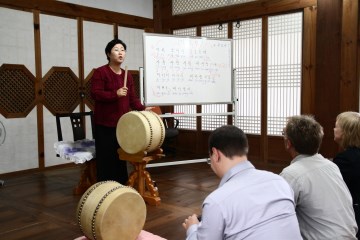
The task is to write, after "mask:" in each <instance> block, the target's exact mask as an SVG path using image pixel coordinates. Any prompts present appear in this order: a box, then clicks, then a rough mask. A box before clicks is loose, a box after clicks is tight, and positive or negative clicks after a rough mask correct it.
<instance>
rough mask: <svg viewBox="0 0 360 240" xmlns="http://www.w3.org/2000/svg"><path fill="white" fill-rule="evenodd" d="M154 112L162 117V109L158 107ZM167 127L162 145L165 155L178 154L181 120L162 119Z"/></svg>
mask: <svg viewBox="0 0 360 240" xmlns="http://www.w3.org/2000/svg"><path fill="white" fill-rule="evenodd" d="M153 111H154V112H155V113H157V114H159V115H162V111H161V108H160V107H159V106H156V107H155V108H154V109H153ZM162 120H163V123H164V127H165V139H164V143H163V145H162V148H163V150H164V153H165V154H169V153H172V154H176V143H177V137H178V135H179V129H178V126H179V119H177V118H174V117H166V118H165V117H164V118H162Z"/></svg>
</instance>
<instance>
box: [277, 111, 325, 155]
mask: <svg viewBox="0 0 360 240" xmlns="http://www.w3.org/2000/svg"><path fill="white" fill-rule="evenodd" d="M284 134H285V136H284V137H285V138H287V139H288V140H290V142H291V144H292V145H293V147H294V148H295V150H296V152H298V153H300V154H307V155H314V154H316V153H318V151H319V149H320V145H321V142H322V139H323V136H324V131H323V127H322V126H321V125H320V124H319V123H318V122H317V121H316V120H315V119H314V117H313V116H310V115H301V116H292V117H289V118H288V121H287V124H286V127H285V129H284Z"/></svg>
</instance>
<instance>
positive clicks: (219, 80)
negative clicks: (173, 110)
mask: <svg viewBox="0 0 360 240" xmlns="http://www.w3.org/2000/svg"><path fill="white" fill-rule="evenodd" d="M144 42H145V47H144V49H145V52H146V53H145V91H146V93H145V98H146V99H147V101H148V103H159V104H166V103H170V104H176V103H179V104H182V103H207V102H214V103H215V102H230V101H231V80H232V79H231V42H230V41H229V40H226V41H224V40H223V41H220V40H217V39H216V40H215V39H205V38H185V37H184V38H181V37H168V35H167V36H166V37H159V36H157V35H156V36H152V35H149V36H146V37H145V38H144Z"/></svg>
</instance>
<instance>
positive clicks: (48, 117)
mask: <svg viewBox="0 0 360 240" xmlns="http://www.w3.org/2000/svg"><path fill="white" fill-rule="evenodd" d="M64 2H65V1H64ZM66 2H69V3H74V4H79V5H82V4H83V5H84V6H85V5H86V6H89V7H96V8H101V9H105V10H110V11H114V12H121V13H126V14H130V15H136V16H140V17H145V18H152V17H153V14H152V9H153V2H152V0H131V1H125V0H121V1H120V0H116V1H115V0H103V1H95V0H84V1H82V0H66ZM142 32H143V30H139V29H132V28H124V27H119V38H121V39H122V40H123V41H124V42H125V43H126V44H127V46H128V49H127V50H128V51H127V59H126V61H125V64H124V66H123V67H125V65H127V66H128V68H129V70H138V69H139V67H142V66H143V50H142ZM83 34H84V38H83V39H84V77H85V78H86V77H87V76H88V74H89V73H90V72H91V70H92V69H93V68H97V67H99V66H102V65H104V64H106V63H107V59H106V55H105V52H104V49H105V46H106V44H107V43H108V42H109V41H110V40H111V39H112V38H113V25H111V24H101V23H95V22H89V21H84V27H83ZM0 35H1V36H2V37H1V38H0V66H1V65H2V64H4V63H7V64H23V65H25V67H26V68H27V69H28V70H29V71H30V72H31V73H32V74H33V75H34V76H35V47H34V29H33V13H32V12H25V11H20V10H12V9H8V8H3V7H0ZM40 37H41V63H42V66H41V67H42V76H44V75H45V74H46V73H47V72H48V71H49V70H50V68H51V67H53V66H59V67H69V68H70V69H71V70H72V71H73V72H74V74H75V75H76V76H79V69H78V67H79V66H78V55H77V54H78V42H77V37H78V36H77V22H76V20H74V19H70V18H65V17H57V16H51V15H46V14H40ZM87 110H89V109H87ZM77 111H79V109H78V108H77V109H76V110H75V112H77ZM43 113H44V119H43V120H44V148H45V149H44V151H45V152H44V154H45V166H53V165H59V164H64V163H67V161H66V160H62V159H60V158H58V157H56V154H55V150H54V148H53V145H54V143H55V141H57V130H56V121H55V117H54V116H53V115H52V114H51V113H50V112H49V111H48V110H47V109H46V107H45V106H44V111H43ZM0 121H1V122H2V123H3V124H4V125H5V128H6V140H5V143H4V144H3V145H1V146H0V174H3V173H9V172H15V171H21V170H27V169H32V168H38V167H39V166H38V137H37V136H38V132H37V114H36V107H35V108H34V109H32V111H31V112H30V113H29V115H28V116H27V117H25V118H16V119H14V118H8V119H6V118H5V117H4V116H2V115H1V114H0ZM63 125H64V129H63V136H64V138H67V136H69V137H71V138H72V133H71V131H72V130H71V126H70V124H69V123H65V124H63ZM87 126H89V124H88V125H87ZM89 131H90V129H88V132H89ZM87 136H89V137H90V138H91V134H89V135H87ZM67 140H70V139H67Z"/></svg>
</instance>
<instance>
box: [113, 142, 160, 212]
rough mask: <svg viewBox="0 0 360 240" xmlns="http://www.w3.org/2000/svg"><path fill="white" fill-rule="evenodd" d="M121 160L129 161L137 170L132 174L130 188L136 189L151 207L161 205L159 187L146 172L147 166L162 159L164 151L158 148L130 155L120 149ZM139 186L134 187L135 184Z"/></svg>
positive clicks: (129, 182)
mask: <svg viewBox="0 0 360 240" xmlns="http://www.w3.org/2000/svg"><path fill="white" fill-rule="evenodd" d="M118 154H119V159H120V160H126V161H129V162H130V163H131V164H133V165H134V167H135V170H134V171H133V172H132V173H131V174H130V177H129V181H128V183H127V185H128V186H130V187H133V188H135V189H136V190H137V191H138V192H139V194H140V195H141V196H142V197H143V199H144V201H145V202H146V203H148V204H150V205H154V206H157V205H159V204H160V201H161V199H160V197H159V192H158V189H157V187H155V186H154V183H153V181H152V179H151V176H150V174H149V172H148V171H146V164H147V163H148V162H150V161H152V160H156V159H160V158H162V157H163V156H164V155H163V150H162V149H161V148H158V149H156V150H154V151H152V152H149V153H148V152H146V151H143V152H139V153H135V154H128V153H126V152H125V151H124V150H123V149H121V148H119V149H118ZM136 182H137V183H138V184H137V186H134V185H135V183H136Z"/></svg>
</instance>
